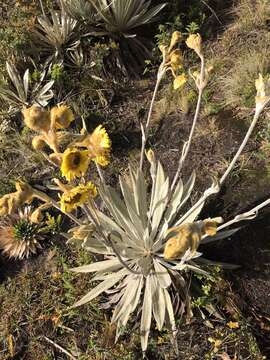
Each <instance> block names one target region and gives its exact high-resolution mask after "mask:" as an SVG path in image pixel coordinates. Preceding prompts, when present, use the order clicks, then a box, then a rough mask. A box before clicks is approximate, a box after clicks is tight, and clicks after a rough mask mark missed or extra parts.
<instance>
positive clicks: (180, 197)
mask: <svg viewBox="0 0 270 360" xmlns="http://www.w3.org/2000/svg"><path fill="white" fill-rule="evenodd" d="M150 171H151V178H152V191H151V194H150V198H148V196H147V186H146V181H145V178H144V174H143V173H142V172H141V171H140V170H136V171H134V170H132V169H131V168H130V178H129V181H126V180H124V179H122V178H120V187H121V191H122V196H123V200H122V199H121V198H120V196H119V195H118V194H117V192H116V191H115V190H114V189H113V188H111V187H109V186H106V185H104V186H102V187H101V189H100V196H101V198H102V200H103V202H104V204H105V206H106V208H107V210H108V211H109V213H110V217H108V216H107V215H105V214H104V213H102V212H100V211H97V217H98V219H99V222H100V226H101V229H102V231H103V233H105V234H106V236H108V237H109V238H110V239H111V241H112V242H113V244H114V246H115V249H117V252H118V253H119V254H120V255H121V257H122V259H123V260H124V261H125V263H126V264H127V265H128V267H129V268H130V270H131V271H132V272H131V271H130V270H128V269H127V268H126V267H125V266H123V264H122V263H121V262H120V261H119V258H118V257H117V256H116V255H115V252H114V250H113V249H112V248H111V247H109V246H108V245H107V244H105V243H104V240H103V238H102V237H101V236H100V232H99V231H97V230H93V226H89V234H88V235H87V236H86V238H85V241H84V244H83V246H84V248H85V249H87V250H89V251H91V252H93V253H96V254H102V255H104V256H105V259H106V260H104V261H100V262H95V263H93V264H90V265H85V266H82V267H79V268H75V269H73V271H76V272H81V273H94V272H95V273H96V275H95V276H94V277H93V278H92V281H101V282H100V284H99V285H97V286H96V287H95V288H93V289H92V290H91V291H90V292H89V293H88V294H87V295H85V296H84V297H83V298H82V299H81V300H80V301H78V302H77V303H76V304H75V306H80V305H83V304H86V303H88V302H89V301H91V300H93V299H94V298H96V297H97V296H98V295H100V294H101V293H103V292H108V290H109V289H111V288H113V290H112V291H111V293H112V296H111V298H110V300H109V301H108V306H114V307H115V308H114V313H113V316H112V322H115V323H117V334H116V338H118V336H119V335H120V334H121V330H122V329H123V328H124V327H125V326H126V324H127V322H128V319H129V317H130V316H131V314H132V313H133V312H134V311H135V310H136V309H137V308H139V307H140V306H141V307H142V313H141V344H142V349H143V351H145V350H146V348H147V342H148V336H149V331H150V327H151V319H152V317H153V318H154V319H155V322H156V324H157V327H158V329H159V330H161V329H162V328H163V325H164V324H165V323H167V325H169V327H170V328H171V330H172V331H173V332H174V331H175V330H176V327H175V318H174V310H173V306H172V299H171V295H170V294H171V292H170V291H171V285H172V283H175V284H177V286H178V293H179V294H180V299H181V302H182V303H183V305H184V304H185V303H187V302H189V297H188V294H187V285H186V282H185V279H184V275H183V273H181V272H184V271H185V270H188V269H189V270H192V271H195V272H198V273H200V274H203V275H206V276H207V275H208V274H207V272H205V271H204V270H203V269H202V268H201V267H200V266H199V263H200V262H201V261H203V260H202V259H200V260H199V258H198V256H199V255H200V254H199V253H197V252H195V253H191V252H190V251H189V250H188V251H187V252H186V254H185V255H184V256H183V258H182V259H181V261H180V262H179V260H168V261H167V260H165V259H164V257H163V251H164V245H165V242H166V240H167V239H168V236H167V231H168V229H169V228H171V227H174V226H179V225H182V224H185V223H192V222H194V221H195V220H196V218H197V216H198V215H199V213H200V211H201V209H202V207H203V205H204V200H205V198H206V197H208V196H210V195H211V194H213V193H215V192H217V190H218V189H217V187H216V184H213V186H211V187H210V189H208V190H207V191H206V192H205V193H204V195H203V197H202V201H201V203H200V204H199V205H198V206H197V207H194V208H192V209H191V211H189V212H187V213H186V214H183V216H182V217H181V216H179V214H181V210H182V209H183V206H184V205H185V204H186V202H187V201H188V199H189V197H190V194H191V191H192V189H193V186H194V183H195V174H194V173H193V174H192V175H191V177H190V179H189V180H188V182H187V183H186V184H185V185H183V183H182V181H181V180H180V181H179V182H178V184H177V186H176V188H175V191H174V192H173V193H172V195H171V196H170V184H169V179H168V177H167V176H166V174H165V173H164V170H163V167H162V165H161V164H160V162H156V161H153V162H152V163H151V170H150ZM200 223H201V222H198V224H200ZM86 229H87V228H85V227H84V231H86V232H87V230H86ZM226 236H228V234H227V233H226V232H224V233H221V234H219V235H218V236H216V237H213V239H212V240H214V239H221V238H223V237H226ZM207 239H208V238H205V241H207ZM72 240H76V236H75V237H73V238H72ZM187 308H189V306H187Z"/></svg>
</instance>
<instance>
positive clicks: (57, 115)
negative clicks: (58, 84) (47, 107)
mask: <svg viewBox="0 0 270 360" xmlns="http://www.w3.org/2000/svg"><path fill="white" fill-rule="evenodd" d="M50 115H51V122H52V124H53V126H55V128H56V129H66V128H68V127H69V125H70V124H71V123H72V121H73V120H74V115H73V112H72V111H71V109H70V108H69V107H68V106H66V105H60V106H55V107H53V108H52V109H51V114H50Z"/></svg>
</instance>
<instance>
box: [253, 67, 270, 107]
mask: <svg viewBox="0 0 270 360" xmlns="http://www.w3.org/2000/svg"><path fill="white" fill-rule="evenodd" d="M255 86H256V90H257V96H256V109H257V110H262V109H263V108H264V107H265V105H266V104H267V103H268V102H269V101H270V79H269V78H268V79H264V78H263V76H262V74H259V78H258V79H257V80H256V81H255Z"/></svg>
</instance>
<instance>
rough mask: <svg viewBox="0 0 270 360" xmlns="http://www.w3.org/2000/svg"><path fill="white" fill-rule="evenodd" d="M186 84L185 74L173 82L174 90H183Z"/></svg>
mask: <svg viewBox="0 0 270 360" xmlns="http://www.w3.org/2000/svg"><path fill="white" fill-rule="evenodd" d="M186 82H187V77H186V75H185V74H184V73H183V74H181V75H179V76H177V77H176V78H175V79H174V82H173V88H174V90H178V89H180V88H182V87H183V86H184V85H185V83H186Z"/></svg>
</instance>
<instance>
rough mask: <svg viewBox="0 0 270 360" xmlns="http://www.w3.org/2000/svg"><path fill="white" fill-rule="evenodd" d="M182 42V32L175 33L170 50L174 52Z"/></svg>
mask: <svg viewBox="0 0 270 360" xmlns="http://www.w3.org/2000/svg"><path fill="white" fill-rule="evenodd" d="M181 40H182V34H181V33H180V31H174V32H173V34H172V38H171V43H170V50H172V49H173V48H174V47H175V46H176V45H177V44H178V43H179V42H180V41H181Z"/></svg>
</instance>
